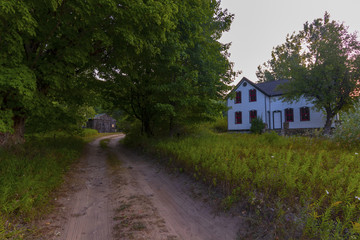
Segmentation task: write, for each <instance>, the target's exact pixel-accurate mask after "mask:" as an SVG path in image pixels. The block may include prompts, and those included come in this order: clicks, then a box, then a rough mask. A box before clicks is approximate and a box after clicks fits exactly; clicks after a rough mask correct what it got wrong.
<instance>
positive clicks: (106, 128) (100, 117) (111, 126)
mask: <svg viewBox="0 0 360 240" xmlns="http://www.w3.org/2000/svg"><path fill="white" fill-rule="evenodd" d="M86 127H87V128H92V129H96V130H97V131H98V132H99V133H110V132H116V120H115V119H114V118H112V117H110V116H109V115H107V114H106V113H102V114H97V115H95V117H94V118H92V119H89V121H88V122H87V123H86Z"/></svg>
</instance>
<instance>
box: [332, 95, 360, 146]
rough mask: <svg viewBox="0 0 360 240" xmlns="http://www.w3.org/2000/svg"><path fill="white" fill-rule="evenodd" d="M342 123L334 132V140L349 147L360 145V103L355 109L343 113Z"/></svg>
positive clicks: (341, 116)
mask: <svg viewBox="0 0 360 240" xmlns="http://www.w3.org/2000/svg"><path fill="white" fill-rule="evenodd" d="M340 119H341V120H340V122H339V123H338V124H337V125H338V126H337V127H336V129H335V130H334V134H333V138H334V139H336V141H339V142H342V143H343V144H346V145H348V146H359V145H360V103H359V102H357V103H356V104H355V105H354V108H352V109H349V110H348V111H347V112H342V113H341V115H340Z"/></svg>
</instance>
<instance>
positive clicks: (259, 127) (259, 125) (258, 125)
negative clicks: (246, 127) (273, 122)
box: [250, 117, 265, 134]
mask: <svg viewBox="0 0 360 240" xmlns="http://www.w3.org/2000/svg"><path fill="white" fill-rule="evenodd" d="M264 128H265V123H264V122H263V120H262V119H261V118H260V117H256V118H254V119H253V120H252V121H251V127H250V131H251V132H252V133H255V134H262V133H263V130H264Z"/></svg>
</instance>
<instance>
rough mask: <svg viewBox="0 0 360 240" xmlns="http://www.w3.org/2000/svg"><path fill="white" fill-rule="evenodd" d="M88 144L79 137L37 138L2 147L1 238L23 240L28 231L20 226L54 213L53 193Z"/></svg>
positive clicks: (0, 158)
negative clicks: (49, 212)
mask: <svg viewBox="0 0 360 240" xmlns="http://www.w3.org/2000/svg"><path fill="white" fill-rule="evenodd" d="M84 144H85V142H84V141H83V140H82V139H81V138H76V137H65V136H57V137H56V138H54V137H50V138H49V137H33V138H31V140H30V141H28V142H27V143H26V144H24V145H19V146H16V147H13V148H10V149H1V148H0V239H8V238H9V239H22V237H21V236H22V234H23V232H24V231H28V229H24V228H23V227H21V225H19V224H16V223H17V222H19V223H27V222H30V221H32V220H33V219H35V218H36V217H38V216H41V215H42V214H44V213H46V212H47V211H49V210H50V206H49V204H48V203H49V200H50V196H51V192H52V191H53V190H54V189H55V188H56V187H58V186H59V185H60V184H61V183H62V179H63V175H64V173H65V172H66V171H67V170H68V168H69V166H70V165H71V164H72V163H73V162H74V161H75V160H76V159H78V158H79V157H80V155H81V152H82V149H83V146H84ZM23 226H25V225H23Z"/></svg>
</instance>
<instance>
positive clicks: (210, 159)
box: [144, 132, 360, 239]
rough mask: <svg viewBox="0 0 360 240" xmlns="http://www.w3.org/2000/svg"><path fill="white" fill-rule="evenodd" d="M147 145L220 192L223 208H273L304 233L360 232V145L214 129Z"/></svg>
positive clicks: (337, 235)
mask: <svg viewBox="0 0 360 240" xmlns="http://www.w3.org/2000/svg"><path fill="white" fill-rule="evenodd" d="M144 146H145V148H146V149H149V150H150V149H151V151H152V152H153V153H156V154H157V155H158V156H163V157H166V159H167V161H168V163H169V164H170V165H172V166H175V167H176V168H177V169H179V170H180V171H185V172H187V173H189V174H191V175H192V176H193V177H194V178H196V179H197V180H201V181H203V182H205V183H207V184H209V185H211V186H213V187H216V188H219V189H220V190H221V191H223V192H224V193H225V194H226V196H227V197H226V198H225V199H224V200H223V206H224V207H225V208H231V206H233V205H234V203H236V202H246V203H247V206H248V209H249V210H252V211H253V212H255V213H256V214H257V215H259V216H261V215H266V213H268V212H269V209H271V211H273V213H272V214H270V215H273V216H272V217H271V219H272V220H271V221H272V222H273V223H274V222H276V223H277V224H278V226H277V228H278V229H279V230H278V231H282V230H283V231H289V230H287V229H285V227H286V224H288V225H289V223H288V222H289V221H290V222H291V223H290V225H291V226H288V227H289V228H293V229H297V230H294V231H297V232H299V231H300V232H301V237H302V238H304V239H343V238H344V237H352V239H357V238H358V237H359V233H360V228H359V226H360V152H358V151H357V150H356V148H350V147H347V146H344V145H342V144H340V143H337V142H334V141H330V140H325V139H319V138H308V137H281V136H278V135H277V134H276V133H266V134H263V135H253V134H215V133H210V132H203V133H201V134H197V135H196V134H195V135H193V136H188V137H182V138H177V139H176V138H172V139H163V140H157V141H150V140H148V141H146V144H145V145H144ZM271 211H270V212H271ZM289 218H290V220H289ZM281 228H283V229H282V230H281ZM299 229H300V230H299ZM279 234H280V235H281V233H279ZM294 234H295V233H294ZM297 234H298V233H297ZM354 237H355V238H354Z"/></svg>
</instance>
